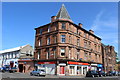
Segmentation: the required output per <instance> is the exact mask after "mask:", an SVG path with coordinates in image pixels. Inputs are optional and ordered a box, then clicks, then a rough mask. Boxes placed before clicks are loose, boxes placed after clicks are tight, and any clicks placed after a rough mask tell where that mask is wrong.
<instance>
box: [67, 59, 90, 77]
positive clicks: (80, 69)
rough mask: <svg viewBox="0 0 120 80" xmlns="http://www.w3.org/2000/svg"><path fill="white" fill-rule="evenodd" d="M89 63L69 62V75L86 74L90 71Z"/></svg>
mask: <svg viewBox="0 0 120 80" xmlns="http://www.w3.org/2000/svg"><path fill="white" fill-rule="evenodd" d="M88 66H89V64H88V63H82V62H71V61H69V62H68V67H69V75H86V73H87V71H88Z"/></svg>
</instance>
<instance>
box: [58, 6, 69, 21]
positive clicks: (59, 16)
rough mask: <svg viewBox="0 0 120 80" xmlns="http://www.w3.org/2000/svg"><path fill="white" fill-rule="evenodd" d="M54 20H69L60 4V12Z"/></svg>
mask: <svg viewBox="0 0 120 80" xmlns="http://www.w3.org/2000/svg"><path fill="white" fill-rule="evenodd" d="M56 19H70V16H69V14H68V12H67V10H66V8H65V5H64V4H62V7H61V8H60V10H59V12H58V14H57V16H56Z"/></svg>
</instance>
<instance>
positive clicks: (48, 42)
mask: <svg viewBox="0 0 120 80" xmlns="http://www.w3.org/2000/svg"><path fill="white" fill-rule="evenodd" d="M47 45H50V37H48V38H47Z"/></svg>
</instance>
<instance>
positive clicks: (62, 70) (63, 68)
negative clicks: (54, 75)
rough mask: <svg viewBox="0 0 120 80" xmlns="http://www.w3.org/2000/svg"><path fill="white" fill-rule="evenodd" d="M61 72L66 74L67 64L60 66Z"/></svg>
mask: <svg viewBox="0 0 120 80" xmlns="http://www.w3.org/2000/svg"><path fill="white" fill-rule="evenodd" d="M60 74H65V66H60Z"/></svg>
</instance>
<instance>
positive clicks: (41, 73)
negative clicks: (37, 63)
mask: <svg viewBox="0 0 120 80" xmlns="http://www.w3.org/2000/svg"><path fill="white" fill-rule="evenodd" d="M30 75H31V76H32V75H35V76H45V75H46V74H45V70H44V69H37V70H33V71H32V72H30Z"/></svg>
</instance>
